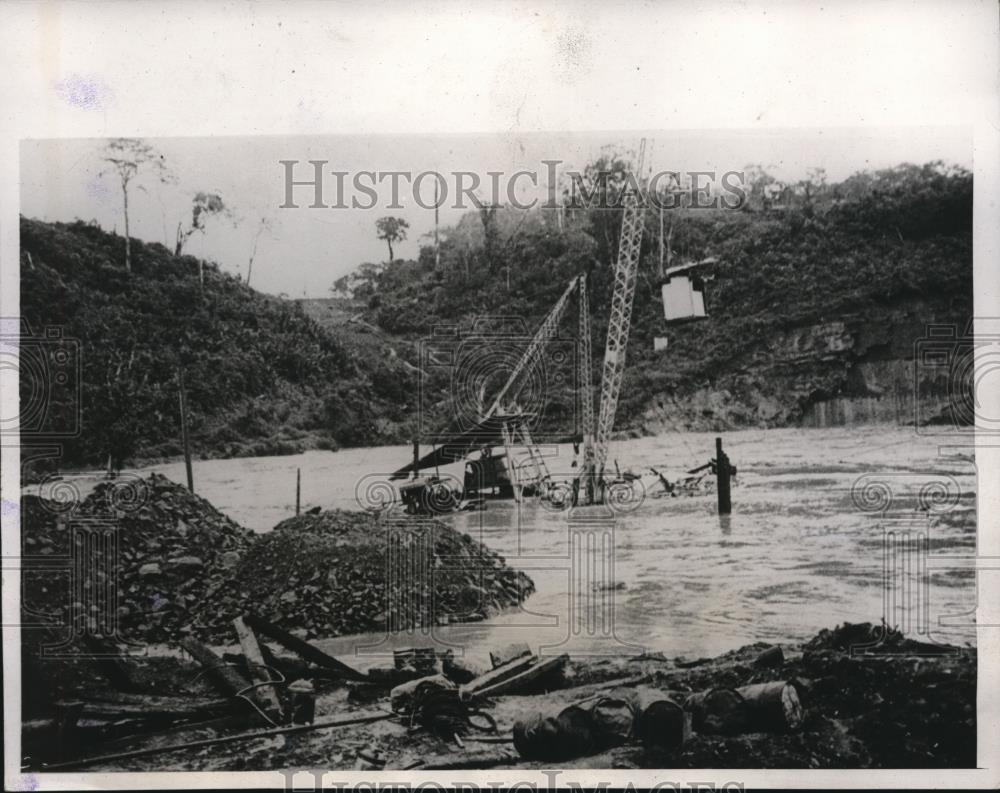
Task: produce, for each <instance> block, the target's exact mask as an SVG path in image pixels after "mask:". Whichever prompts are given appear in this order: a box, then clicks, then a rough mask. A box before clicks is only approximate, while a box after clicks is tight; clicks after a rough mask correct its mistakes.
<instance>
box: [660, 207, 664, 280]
mask: <svg viewBox="0 0 1000 793" xmlns="http://www.w3.org/2000/svg"><path fill="white" fill-rule="evenodd" d="M663 256H664V250H663V202H662V201H661V202H660V278H663V277H664V270H663Z"/></svg>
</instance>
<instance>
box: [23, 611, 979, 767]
mask: <svg viewBox="0 0 1000 793" xmlns="http://www.w3.org/2000/svg"><path fill="white" fill-rule="evenodd" d="M880 637H881V638H880ZM81 663H83V662H81ZM136 663H137V664H139V665H141V666H143V667H144V668H145V672H144V674H145V676H146V678H147V679H149V680H155V681H156V686H157V690H158V691H159V692H161V693H162V692H164V691H165V690H166V689H167V688H169V686H170V684H171V683H174V684H180V683H182V682H183V684H184V685H185V686H186V687H187V691H186V693H187V694H189V695H190V694H192V693H195V690H197V691H200V692H201V693H202V694H204V693H206V691H207V690H208V689H207V688H206V684H205V682H204V681H196V682H195V683H194V684H192V682H191V681H192V673H193V672H195V671H196V669H197V667H196V666H195V665H193V664H192V663H191V662H188V661H183V660H178V659H144V660H142V661H137V662H136ZM440 668H441V667H440V666H439V669H440ZM448 670H449V668H448V667H447V666H445V667H444V672H445V675H448V674H449V671H448ZM769 681H789V682H790V684H791V685H792V686H793V687H794V689H795V690H796V691H797V692H798V699H799V701H800V703H801V706H802V719H801V722H800V723H798V724H796V725H794V726H791V727H786V728H783V729H782V728H777V727H775V726H771V727H769V728H768V729H762V728H761V726H760V725H757V726H754V725H753V724H747V725H744V726H738V725H730V726H731V729H729V730H727V729H725V727H723V729H722V730H721V731H719V730H716V729H714V728H712V727H710V726H707V725H706V724H704V723H699V722H698V721H697V720H696V721H695V724H696V725H697V726H696V727H695V728H694V729H693V730H692V731H691V732H690V734H689V735H688V737H687V739H686V740H684V741H683V742H681V743H677V744H676V745H673V746H646V745H644V744H643V743H642V742H640V741H637V740H628V739H624V742H618V744H619V745H612V746H600V745H598V746H594V747H592V748H591V749H590V750H589V751H580V752H578V753H575V754H574V756H572V757H568V758H564V759H562V760H559V761H552V760H545V761H543V760H528V759H526V758H524V757H522V756H521V754H520V753H519V751H518V750H517V749H516V748H515V746H514V743H513V739H512V737H511V735H512V731H513V730H514V729H515V725H516V724H517V723H518V722H523V721H525V720H528V719H530V718H531V716H532V715H533V714H538V713H553V712H557V711H559V710H560V709H563V708H565V707H567V706H569V705H570V704H572V703H582V702H587V701H591V702H592V701H593V700H594V699H595V698H600V697H603V696H610V697H613V698H620V697H623V696H624V695H625V694H626V693H627V692H628V690H632V691H638V690H647V691H648V690H650V689H652V690H655V691H659V692H667V693H665V694H664V696H667V695H669V696H670V697H671V698H672V699H674V700H675V701H677V702H679V703H684V704H683V706H684V708H685V709H688V708H690V707H691V706H690V705H689V704H688V703H689V701H690V700H689V699H688V698H689V697H690V695H692V694H697V693H699V692H705V691H712V690H716V691H717V690H720V689H721V690H723V691H731V690H734V689H737V688H740V687H742V686H747V685H751V684H755V683H762V682H769ZM91 682H92V683H93V681H91ZM315 683H316V685H317V695H316V699H315V724H317V725H319V724H321V723H323V722H328V721H331V720H335V721H348V722H354V723H349V724H346V725H345V726H341V727H335V728H328V729H316V730H307V731H302V732H299V733H295V734H270V735H265V736H262V737H243V738H240V739H239V740H236V741H230V742H227V743H222V744H215V745H200V746H195V747H187V748H185V749H183V750H178V751H173V752H171V751H169V747H170V746H177V745H181V744H184V745H187V744H188V743H190V742H192V741H211V740H214V739H218V738H225V737H226V736H227V735H228V736H232V735H234V734H239V733H241V732H244V731H247V730H254V731H264V730H266V729H267V725H264V724H262V723H260V722H257V723H256V724H254V723H248V722H247V720H246V719H245V718H244V720H243V722H242V723H238V724H233V723H229V724H228V725H227V726H219V725H215V726H201V727H189V728H175V729H173V730H172V731H170V732H165V733H164V732H161V733H160V734H157V735H153V736H146V737H144V738H136V739H133V740H128V739H125V740H122V739H121V738H119V739H118V740H116V741H115V742H113V743H112V744H111V745H110V747H111V748H113V749H114V751H115V752H116V753H125V752H129V751H134V750H136V749H140V748H146V749H157V750H162V751H158V752H157V753H156V754H153V755H148V756H144V757H143V756H140V757H125V758H119V759H114V760H110V759H109V760H106V761H103V762H98V763H96V764H89V765H87V766H86V767H85V768H83V769H81V770H89V771H154V770H165V769H170V770H190V771H249V770H254V771H265V770H274V769H283V768H325V769H329V770H346V769H351V768H359V767H360V768H371V767H372V766H371V765H366V763H369V762H370V760H371V758H376V759H378V760H379V761H380V762H384V764H385V765H384V767H385V768H387V769H403V768H419V769H428V770H429V769H458V768H550V767H555V768H559V767H565V768H908V767H922V768H968V767H974V766H975V762H976V728H977V727H976V653H975V650H973V649H970V648H955V647H948V646H937V645H928V644H921V643H918V642H913V641H910V640H907V639H905V638H903V637H901V636H899V635H898V634H888V635H885V636H882V635H881V634H880V629H878V628H873V626H871V625H870V624H863V625H844V626H841V627H839V628H837V629H834V630H830V631H821V632H820V633H819V634H817V635H816V636H814V637H813V638H812V639H811V640H810V641H808V642H805V643H802V644H798V645H787V644H786V645H780V646H778V645H765V644H762V643H755V644H752V645H748V646H745V647H742V648H740V649H738V650H735V651H732V652H729V653H725V654H723V655H720V656H718V657H715V658H711V659H697V660H685V659H681V658H668V657H666V656H664V655H663V654H659V653H657V654H651V655H637V656H630V657H627V656H621V657H605V658H590V659H587V658H570V659H569V661H568V662H567V664H566V666H565V669H564V671H563V674H562V675H561V676H559V677H557V678H556V679H554V680H551V679H550V681H549V682H548V683H547V684H546V686H545V689H544V690H536V691H533V692H527V691H518V690H515V691H510V692H505V693H501V694H498V695H496V696H491V697H488V698H487V699H485V700H482V701H479V702H477V703H476V708H477V709H478V710H479V711H481V712H482V713H484V714H487V715H488V716H489V717H490V718H491V719H492V721H493V722H495V724H496V730H495V731H491V732H479V731H477V730H475V729H472V728H471V727H465V728H459V729H458V730H457V731H458V732H459V734H460V737H459V738H458V739H455V738H454V736H453V735H451V736H448V737H442V736H441V735H440V734H439V733H435V732H434V731H432V730H431V729H428V728H425V727H422V726H420V724H419V723H418V722H415V721H414V720H413V719H411V718H410V717H409V716H397V717H393V716H391V704H392V703H391V702H390V698H389V689H388V685H387V684H384V683H383V684H381V685H379V684H375V683H373V682H371V681H357V682H345V681H330V680H325V681H320V680H317V681H315ZM100 689H101V686H100V685H96V686H95V687H92V688H91V689H90V691H89V694H88V696H89V697H95V696H99V695H100ZM741 690H742V689H741ZM380 714H381V718H377V720H374V721H372V720H369V721H367V722H365V721H364V720H365V719H367V718H368V717H373V718H376V717H379V715H380ZM359 719H360V720H362V721H361V722H360V723H359V722H358V720H359ZM475 721H477V722H478V723H479V724H484V723H487V722H488V720H486V719H484V718H483V717H477V718H476V719H475ZM108 753H109V749H108V745H105V746H103V747H102V746H101V745H91V746H86V747H81V748H80V754H81V756H84V757H91V756H98V755H104V754H108ZM66 759H67V758H63V761H64V762H65V761H66ZM34 762H35V763H36V766H35V768H36V770H40V771H44V765H42V761H41V760H40V759H39V757H38V755H37V754H36V755H35V761H34Z"/></svg>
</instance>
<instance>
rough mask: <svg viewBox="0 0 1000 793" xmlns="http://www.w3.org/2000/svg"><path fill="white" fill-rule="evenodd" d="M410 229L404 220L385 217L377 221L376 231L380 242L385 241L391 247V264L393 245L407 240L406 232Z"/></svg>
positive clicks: (390, 260) (390, 261)
mask: <svg viewBox="0 0 1000 793" xmlns="http://www.w3.org/2000/svg"><path fill="white" fill-rule="evenodd" d="M409 227H410V224H409V223H407V222H406V221H405V220H403V218H394V217H388V216H387V217H384V218H379V219H378V220H376V221H375V231H376V232H377V235H378V238H379V239H380V240H385V241H386V244H387V245H388V246H389V263H390V264H392V260H393V253H392V243H394V242H402V241H403V240H405V239H406V230H407V229H408V228H409Z"/></svg>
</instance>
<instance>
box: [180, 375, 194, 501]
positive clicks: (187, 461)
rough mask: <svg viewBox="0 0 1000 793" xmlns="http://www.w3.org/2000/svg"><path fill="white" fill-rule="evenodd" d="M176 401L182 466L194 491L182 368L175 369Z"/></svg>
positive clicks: (190, 487)
mask: <svg viewBox="0 0 1000 793" xmlns="http://www.w3.org/2000/svg"><path fill="white" fill-rule="evenodd" d="M177 391H178V394H177V396H178V401H179V402H180V409H181V444H182V445H183V446H184V468H185V470H186V471H187V483H188V490H190V491H191V492H192V493H193V492H194V473H193V472H192V471H191V443H190V439H189V438H188V425H187V395H186V394H185V393H184V370H183V369H178V370H177Z"/></svg>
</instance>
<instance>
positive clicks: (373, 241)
mask: <svg viewBox="0 0 1000 793" xmlns="http://www.w3.org/2000/svg"><path fill="white" fill-rule="evenodd" d="M642 137H646V138H647V140H648V141H649V143H648V144H647V164H648V165H649V166H650V167H651V168H652V170H653V172H656V171H660V170H665V171H716V172H718V173H724V172H726V171H733V170H736V171H739V170H742V168H743V167H744V166H746V165H748V164H751V163H757V164H761V165H763V166H765V168H767V169H768V170H769V171H770V172H771V173H773V174H774V175H775V176H776V177H778V178H780V179H782V180H786V181H796V180H798V179H801V178H803V177H804V176H805V175H806V172H807V170H808V169H810V168H813V167H821V168H824V169H825V170H826V172H827V176H828V178H829V180H830V181H840V180H842V179H844V178H846V177H847V176H849V175H851V174H852V173H855V172H857V171H861V170H866V169H879V168H885V167H890V166H893V165H897V164H899V163H902V162H914V163H924V162H928V161H930V160H935V159H940V160H944V161H945V162H946V163H950V164H955V165H960V166H963V167H966V168H971V167H972V140H971V135H970V131H969V130H968V129H967V128H963V127H900V128H874V129H873V128H871V127H866V128H864V129H860V128H855V129H852V128H830V129H802V128H799V129H794V130H788V131H775V130H759V129H758V130H754V131H746V132H741V131H734V130H720V131H703V130H697V131H694V130H693V131H689V132H683V131H677V130H670V131H667V132H664V131H659V132H658V131H656V130H648V131H645V132H643V131H630V132H601V133H597V132H586V133H576V134H574V133H523V132H512V133H509V134H499V133H490V134H478V135H477V134H462V135H421V136H418V135H328V136H287V137H282V136H242V137H222V136H213V137H201V138H156V137H152V138H145V139H144V140H146V142H147V143H149V144H151V145H152V146H153V147H154V149H156V150H157V151H158V152H159V153H160V154H162V155H163V159H164V162H165V163H166V165H167V167H168V168H169V169H170V171H171V173H172V174H173V175H174V177H175V183H173V184H169V185H165V184H161V183H159V182H158V181H157V180H155V179H153V178H150V177H149V175H148V174H147V176H140V177H138V178H137V179H136V181H135V183H134V186H135V189H133V190H131V192H130V196H129V206H130V213H129V214H130V230H131V234H132V236H133V237H137V238H140V239H143V240H147V241H157V242H163V243H164V244H167V245H168V246H169V247H171V248H173V241H174V238H175V233H176V228H177V224H178V222H184V223H187V222H188V221H189V218H190V213H191V200H192V198H193V196H194V194H195V193H196V192H198V191H213V192H218V193H219V194H221V195H222V197H223V199H224V201H225V202H226V204H227V205H228V206H229V207H230V208H231V209H232V211H233V218H232V219H220V218H214V219H212V220H210V221H209V222H208V224H207V227H206V230H205V233H204V234H195V235H193V236H192V237H191V238H190V241H189V242H188V244H187V246H186V248H185V251H186V252H188V253H191V254H193V255H196V256H200V257H205V258H208V259H212V260H214V261H217V262H218V263H219V264H220V266H221V267H222V268H223V269H224V270H226V271H228V272H232V273H234V274H236V273H238V274H241V275H244V276H245V274H246V270H247V263H248V260H249V256H250V252H251V250H252V248H253V242H254V237H255V235H256V233H257V229H258V225H259V219H260V218H261V217H268V218H269V219H270V220H271V226H272V228H271V230H270V231H267V232H265V233H264V234H262V235H261V236H260V240H259V243H258V251H257V257H256V259H255V262H254V269H253V277H252V285H253V286H254V287H255V288H257V289H260V290H261V291H264V292H268V293H271V294H275V295H278V294H284V295H287V296H289V297H327V296H329V295H330V287H331V285H332V283H333V281H334V280H336V279H337V278H339V277H340V276H342V275H345V274H347V273H348V272H350V271H352V270H353V269H355V268H356V267H357V266H358V265H359V264H361V263H362V262H365V261H379V262H380V261H384V260H385V259H386V258H387V256H388V250H387V248H386V244H385V242H384V241H382V240H379V239H378V238H377V237H376V229H375V221H376V220H377V219H378V218H380V217H382V216H385V215H392V216H395V217H401V218H404V219H405V220H407V222H408V223H409V224H410V228H409V233H408V238H407V239H406V240H405V241H403V242H401V243H399V244H397V245H395V246H394V247H395V255H396V257H404V258H409V257H414V256H416V254H417V252H418V250H419V246H420V245H421V244H427V243H428V241H429V235H430V234H431V233H432V231H433V227H434V212H433V209H432V208H430V207H431V205H432V202H433V184H434V178H433V177H429V178H428V177H425V179H424V180H423V181H422V182H421V187H422V189H421V191H420V195H421V201H420V202H419V203H418V200H417V197H415V196H414V191H413V189H412V187H411V185H410V183H408V182H407V180H406V178H405V177H400V178H399V182H398V184H399V186H400V189H399V193H398V194H399V201H398V204H397V205H396V206H390V204H391V203H392V196H391V188H390V185H391V177H384V179H383V181H382V182H381V184H379V185H378V186H377V190H378V197H377V201H376V205H375V206H374V207H372V208H334V207H332V206H331V207H326V208H312V207H310V206H309V204H310V203H312V201H313V195H314V191H313V188H311V187H309V186H305V187H301V186H300V187H295V188H294V189H293V202H294V203H296V204H298V207H297V208H291V207H285V208H282V204H283V203H284V202H285V200H286V195H285V190H286V185H285V173H286V166H285V165H282V164H281V161H283V160H288V161H296V162H297V164H295V165H293V166H292V168H293V171H292V173H293V178H294V179H296V180H299V179H301V180H307V179H312V178H313V173H314V171H313V167H312V166H311V165H309V164H308V161H309V160H325V161H326V164H325V165H323V166H322V167H323V168H324V183H323V187H324V202H325V203H327V204H331V205H332V204H335V203H336V202H337V201H336V194H337V181H336V178H335V177H334V176H333V175H332V172H333V171H342V172H345V173H346V174H347V175H346V176H345V177H344V190H343V195H344V201H345V203H347V204H350V203H351V202H352V200H353V199H355V198H356V199H357V200H358V201H360V202H362V203H368V202H369V199H368V197H367V196H366V195H365V194H364V193H363V192H361V191H359V190H356V189H354V188H353V187H352V180H353V179H354V178H355V176H356V175H357V174H358V173H359V172H362V171H374V172H376V173H385V172H389V171H404V172H408V173H411V174H413V175H414V176H416V175H417V174H419V173H420V172H424V171H433V172H437V173H441V174H443V175H444V177H445V179H446V184H447V185H448V187H447V189H448V191H449V196H448V199H449V200H448V201H447V203H445V204H444V205H443V206H442V207H441V209H440V224H441V226H442V228H443V227H446V226H448V225H450V224H453V223H455V222H456V221H457V220H458V219H459V217H460V216H461V215H462V214H463V213H464V212H465V211H467V210H466V209H463V208H456V207H455V206H454V193H455V182H456V178H457V177H456V176H455V175H454V174H455V172H457V171H466V172H471V173H472V174H476V177H478V178H479V180H480V182H481V186H480V188H479V189H478V190H477V191H476V194H477V195H478V196H479V197H481V198H486V199H489V198H490V195H491V192H492V191H491V190H490V189H489V185H490V184H491V181H490V177H489V176H488V175H487V172H490V171H492V172H502V175H501V176H500V177H497V178H498V180H499V184H500V185H501V190H502V191H503V190H505V188H506V185H507V184H508V181H509V179H510V177H511V176H512V175H513V174H514V173H515V172H517V171H519V170H522V169H524V170H528V171H530V172H533V173H536V174H538V176H537V186H536V185H532V184H531V183H530V178H529V177H523V176H522V177H520V178H519V179H518V180H517V181H516V182H515V188H514V190H513V196H514V198H516V199H517V200H519V201H521V202H522V203H528V202H530V201H531V200H532V199H536V200H544V199H545V196H546V189H547V185H546V182H547V181H548V174H549V173H550V166H546V165H545V164H544V162H543V161H546V160H558V161H559V165H558V166H555V167H556V169H557V173H559V174H562V173H563V172H565V171H566V170H574V169H575V170H582V168H583V167H584V166H585V165H586V164H587V163H588V162H590V161H592V160H593V159H595V158H596V157H597V156H598V155H599V154H600V153H601V152H602V150H604V149H605V147H611V148H613V149H615V150H618V151H629V150H631V151H635V150H636V149H637V148H638V144H639V140H640V139H641V138H642ZM106 143H107V141H106V140H104V139H93V138H89V139H73V138H69V139H47V140H25V141H22V143H21V157H20V180H21V181H20V201H21V204H20V211H21V214H23V215H25V216H27V217H32V218H38V219H42V220H49V221H56V220H59V221H72V220H74V219H77V218H79V219H81V220H85V221H92V220H93V221H96V222H97V223H98V224H99V225H100V226H101V227H102V228H104V229H106V230H109V231H110V230H116V231H117V232H118V233H122V232H123V229H124V222H123V219H122V195H121V189H120V185H119V183H118V181H117V179H116V178H115V177H114V176H113V175H112V174H110V173H108V172H107V164H106V163H104V162H103V161H102V150H103V147H104V146H105V144H106ZM476 177H474V176H471V175H470V176H466V177H462V178H463V179H464V183H465V185H469V184H470V182H471V181H472V180H473V179H474V178H476ZM358 178H361V179H362V181H363V182H364V184H365V185H367V184H368V183H369V182H370V181H372V179H373V177H358ZM500 198H501V200H503V201H504V202H506V201H507V200H508V199H507V198H506V197H505V196H504V195H501V196H500ZM420 203H423V204H424V205H425V206H426V207H428V208H424V207H422V206H420V205H419V204H420Z"/></svg>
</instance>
